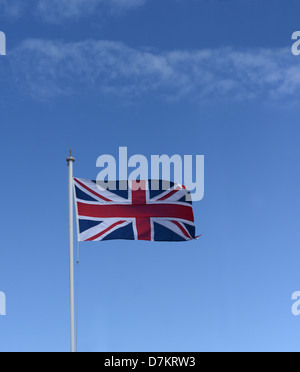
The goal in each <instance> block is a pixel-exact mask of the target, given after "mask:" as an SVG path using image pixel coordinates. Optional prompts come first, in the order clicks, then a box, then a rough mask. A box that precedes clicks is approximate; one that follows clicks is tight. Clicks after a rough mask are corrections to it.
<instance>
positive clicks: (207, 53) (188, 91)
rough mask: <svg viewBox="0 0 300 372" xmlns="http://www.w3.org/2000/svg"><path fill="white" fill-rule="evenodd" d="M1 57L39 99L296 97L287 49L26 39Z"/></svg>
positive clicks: (295, 70)
mask: <svg viewBox="0 0 300 372" xmlns="http://www.w3.org/2000/svg"><path fill="white" fill-rule="evenodd" d="M9 58H10V60H11V61H12V64H11V68H12V71H13V76H14V80H15V81H18V85H19V87H22V89H23V91H24V92H26V94H29V95H31V96H33V97H36V98H41V99H44V98H51V97H56V96H64V95H73V94H85V93H92V94H95V95H99V96H100V95H101V94H110V95H115V96H119V97H121V98H122V99H135V98H138V97H141V96H143V95H146V94H155V95H156V96H158V97H163V98H165V99H168V100H180V99H182V98H188V99H189V100H194V101H196V102H199V101H203V100H216V99H222V100H240V101H242V100H255V99H259V100H263V101H270V100H272V101H274V100H280V99H286V98H289V99H295V95H296V94H299V93H300V78H297V76H300V65H299V63H298V61H297V59H296V58H295V57H294V56H292V55H291V53H290V50H288V49H274V50H271V49H251V50H235V49H233V48H220V49H203V50H193V51H180V50H177V51H170V52H155V51H145V50H140V49H134V48H130V47H128V46H126V45H125V44H123V43H118V42H109V41H95V40H88V41H83V42H77V43H63V42H54V41H43V40H27V41H25V42H24V43H22V44H21V45H20V46H19V47H18V48H16V49H15V50H14V51H13V52H12V53H11V55H10V57H9Z"/></svg>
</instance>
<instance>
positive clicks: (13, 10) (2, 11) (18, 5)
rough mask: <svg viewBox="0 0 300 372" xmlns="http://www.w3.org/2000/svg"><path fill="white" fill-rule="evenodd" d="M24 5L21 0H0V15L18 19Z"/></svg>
mask: <svg viewBox="0 0 300 372" xmlns="http://www.w3.org/2000/svg"><path fill="white" fill-rule="evenodd" d="M24 5H25V3H24V2H23V1H22V0H15V1H12V0H0V15H7V16H9V17H12V18H18V17H19V16H20V15H21V13H22V11H23V9H24Z"/></svg>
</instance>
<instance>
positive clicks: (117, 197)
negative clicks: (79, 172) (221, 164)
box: [74, 178, 196, 241]
mask: <svg viewBox="0 0 300 372" xmlns="http://www.w3.org/2000/svg"><path fill="white" fill-rule="evenodd" d="M124 182H125V183H126V184H125V187H124ZM152 182H153V181H151V180H147V181H114V182H110V184H111V187H108V188H106V189H104V188H103V187H102V188H101V187H99V184H97V182H96V181H91V180H85V179H79V178H74V195H75V204H76V217H77V227H78V240H79V241H100V240H111V239H128V240H148V241H187V240H192V239H195V238H196V237H195V224H194V214H193V208H192V202H191V201H190V198H189V197H187V196H188V195H189V191H188V190H187V189H186V188H185V187H184V186H182V185H178V184H174V183H172V182H170V183H169V185H170V187H169V188H168V189H167V190H166V189H165V187H163V186H164V185H165V181H161V180H160V181H155V182H156V187H153V183H152ZM121 184H122V186H121ZM113 186H114V187H113ZM124 189H125V190H124Z"/></svg>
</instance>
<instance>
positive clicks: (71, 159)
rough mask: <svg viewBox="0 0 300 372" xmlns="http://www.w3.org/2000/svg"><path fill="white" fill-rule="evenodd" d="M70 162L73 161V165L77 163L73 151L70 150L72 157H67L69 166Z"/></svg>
mask: <svg viewBox="0 0 300 372" xmlns="http://www.w3.org/2000/svg"><path fill="white" fill-rule="evenodd" d="M70 161H72V162H73V163H74V161H75V158H73V156H72V149H70V156H69V157H67V163H68V165H69V163H70Z"/></svg>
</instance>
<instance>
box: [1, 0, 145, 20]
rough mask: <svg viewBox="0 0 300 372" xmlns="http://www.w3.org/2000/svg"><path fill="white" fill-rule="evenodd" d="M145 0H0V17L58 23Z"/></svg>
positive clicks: (125, 7) (132, 5)
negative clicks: (24, 16)
mask: <svg viewBox="0 0 300 372" xmlns="http://www.w3.org/2000/svg"><path fill="white" fill-rule="evenodd" d="M145 2H146V0H30V1H29V0H0V16H1V14H2V15H3V14H4V15H6V16H12V17H15V18H16V17H18V16H21V15H22V14H25V13H26V14H30V13H31V14H35V15H36V16H37V17H39V18H41V19H42V20H45V21H48V22H51V23H58V22H61V21H63V20H76V19H79V18H81V17H86V16H89V15H91V14H94V13H97V14H101V13H102V12H103V10H105V9H106V10H107V9H108V10H122V9H128V8H133V7H137V6H140V5H143V4H144V3H145Z"/></svg>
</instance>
